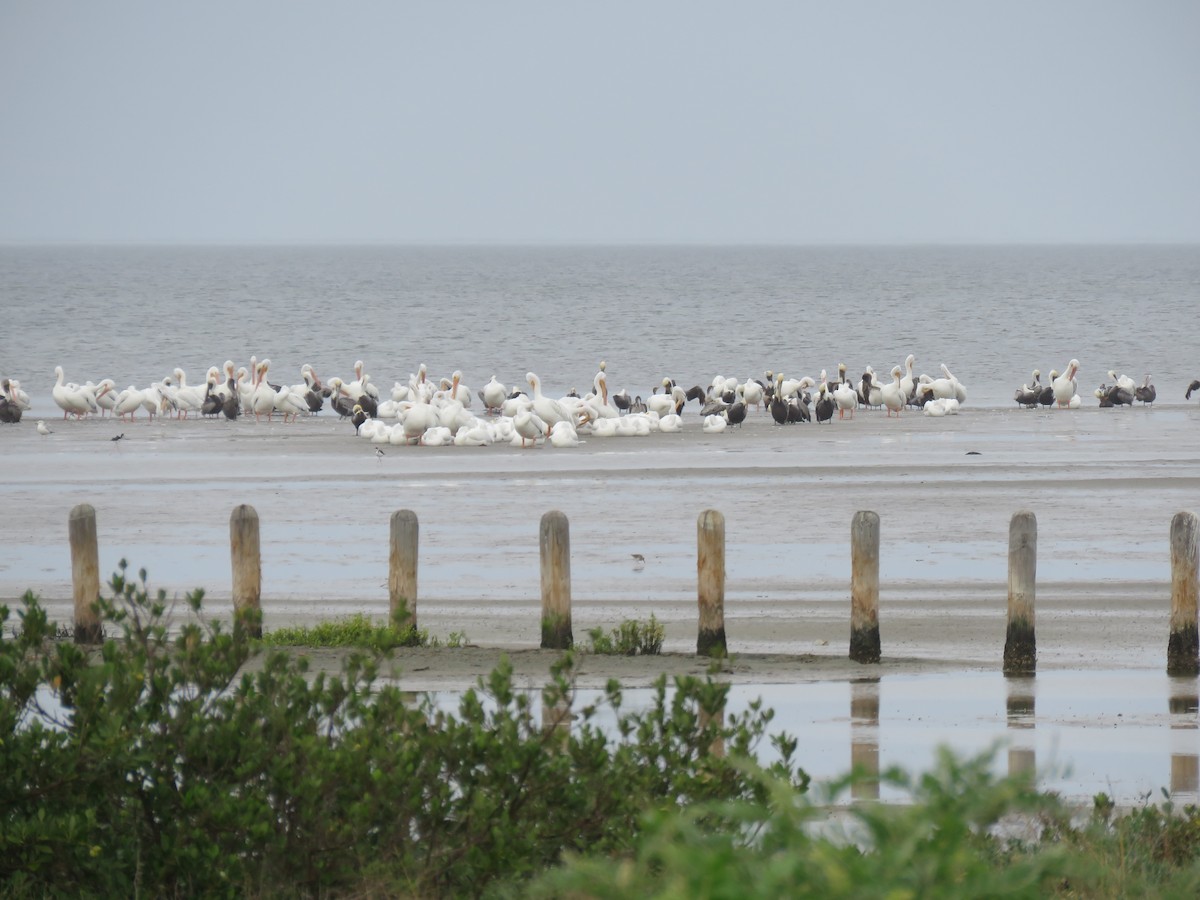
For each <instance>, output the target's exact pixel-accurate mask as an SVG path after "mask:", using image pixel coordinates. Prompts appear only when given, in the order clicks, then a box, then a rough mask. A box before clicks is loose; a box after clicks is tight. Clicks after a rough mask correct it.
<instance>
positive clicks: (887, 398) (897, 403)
mask: <svg viewBox="0 0 1200 900" xmlns="http://www.w3.org/2000/svg"><path fill="white" fill-rule="evenodd" d="M879 398H880V400H882V401H883V405H884V406H886V407H887V414H888V418H889V419H890V418H891V416H892V413H895V414H896V415H900V411H901V410H902V409H904V404H905V403H906V402H907V400H908V398H907V397H906V396H905V394H904V379H903V378H901V377H900V367H899V366H893V367H892V383H891V384H884V385H880V387H879Z"/></svg>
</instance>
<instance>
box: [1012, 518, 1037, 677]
mask: <svg viewBox="0 0 1200 900" xmlns="http://www.w3.org/2000/svg"><path fill="white" fill-rule="evenodd" d="M1036 595H1037V517H1036V516H1035V515H1034V514H1033V513H1032V512H1030V511H1029V510H1027V509H1023V510H1020V511H1019V512H1017V513H1014V514H1013V517H1012V521H1010V522H1009V524H1008V632H1007V635H1006V637H1005V640H1004V674H1005V675H1032V674H1033V673H1034V672H1036V671H1037V640H1036V637H1035V634H1034V600H1035V598H1036Z"/></svg>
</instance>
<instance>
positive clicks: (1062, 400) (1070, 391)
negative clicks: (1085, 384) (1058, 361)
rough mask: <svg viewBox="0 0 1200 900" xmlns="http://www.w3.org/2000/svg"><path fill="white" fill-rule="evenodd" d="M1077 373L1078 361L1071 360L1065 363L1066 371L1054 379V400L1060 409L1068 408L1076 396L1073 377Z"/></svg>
mask: <svg viewBox="0 0 1200 900" xmlns="http://www.w3.org/2000/svg"><path fill="white" fill-rule="evenodd" d="M1078 373H1079V360H1077V359H1073V360H1071V361H1070V362H1069V363H1067V368H1066V371H1065V372H1063V373H1062V374H1061V375H1059V376H1058V377H1057V378H1055V379H1054V381H1053V382H1051V384H1052V385H1053V386H1054V399H1055V400H1056V401H1057V402H1058V405H1059V407H1060V408H1062V407H1066V406H1069V405H1070V403H1071V399H1072V398H1073V397H1075V395H1076V384H1075V376H1076V375H1077V374H1078Z"/></svg>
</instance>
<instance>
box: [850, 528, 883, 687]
mask: <svg viewBox="0 0 1200 900" xmlns="http://www.w3.org/2000/svg"><path fill="white" fill-rule="evenodd" d="M879 656H880V649H879V514H878V513H874V512H870V511H869V510H862V511H859V512H856V513H855V514H854V519H853V520H852V521H851V523H850V658H851V659H852V660H854V661H855V662H860V663H877V662H879Z"/></svg>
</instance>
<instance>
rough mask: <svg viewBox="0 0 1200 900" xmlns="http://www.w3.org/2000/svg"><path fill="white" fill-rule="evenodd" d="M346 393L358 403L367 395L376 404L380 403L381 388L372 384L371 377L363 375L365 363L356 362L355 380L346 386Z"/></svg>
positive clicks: (359, 360)
mask: <svg viewBox="0 0 1200 900" xmlns="http://www.w3.org/2000/svg"><path fill="white" fill-rule="evenodd" d="M346 393H347V394H349V395H350V398H351V399H352V400H354V402H355V403H357V402H358V401H359V400H361V399H362V396H363V394H366V395H367V396H368V397H370V398H371V399H372V400H374V401H375V402H376V403H378V402H379V388H377V387H375V385H373V384H371V376H370V375H366V374H364V373H363V361H362V360H361V359H357V360H355V361H354V380H353V381H351V382H350V383H349V384H347V385H346Z"/></svg>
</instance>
